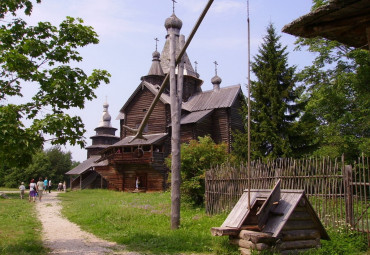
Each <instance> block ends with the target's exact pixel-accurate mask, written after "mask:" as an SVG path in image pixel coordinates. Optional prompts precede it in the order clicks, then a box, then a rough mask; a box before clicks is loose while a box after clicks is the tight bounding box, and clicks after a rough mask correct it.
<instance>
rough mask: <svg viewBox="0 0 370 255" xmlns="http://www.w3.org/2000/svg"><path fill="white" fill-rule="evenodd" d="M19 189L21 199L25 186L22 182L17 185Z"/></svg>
mask: <svg viewBox="0 0 370 255" xmlns="http://www.w3.org/2000/svg"><path fill="white" fill-rule="evenodd" d="M19 190H20V192H21V199H23V198H24V191H25V190H26V187H25V186H24V182H22V183H21V185H20V186H19Z"/></svg>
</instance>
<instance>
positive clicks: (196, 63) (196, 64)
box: [194, 61, 198, 73]
mask: <svg viewBox="0 0 370 255" xmlns="http://www.w3.org/2000/svg"><path fill="white" fill-rule="evenodd" d="M194 64H195V72H196V73H197V72H198V70H197V69H198V62H197V61H194Z"/></svg>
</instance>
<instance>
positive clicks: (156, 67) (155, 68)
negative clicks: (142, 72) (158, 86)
mask: <svg viewBox="0 0 370 255" xmlns="http://www.w3.org/2000/svg"><path fill="white" fill-rule="evenodd" d="M154 40H155V41H156V44H155V51H154V52H153V54H152V56H153V60H152V66H151V67H150V70H149V73H148V75H158V76H164V73H163V69H162V66H161V60H160V57H161V54H160V53H159V52H158V51H157V46H158V45H157V43H158V38H155V39H154Z"/></svg>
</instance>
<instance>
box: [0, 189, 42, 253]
mask: <svg viewBox="0 0 370 255" xmlns="http://www.w3.org/2000/svg"><path fill="white" fill-rule="evenodd" d="M7 196H8V197H9V198H10V199H1V198H0V254H19V255H23V254H38V255H40V254H47V249H46V248H44V247H43V245H42V241H41V229H42V226H41V223H40V222H39V221H38V220H37V218H36V216H35V213H34V206H35V205H34V203H29V202H28V197H26V199H23V200H21V199H20V198H19V194H18V193H10V194H7Z"/></svg>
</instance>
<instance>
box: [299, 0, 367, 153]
mask: <svg viewBox="0 0 370 255" xmlns="http://www.w3.org/2000/svg"><path fill="white" fill-rule="evenodd" d="M326 2H327V1H320V0H315V1H314V5H313V7H312V9H315V8H317V7H320V6H321V5H323V4H325V3H326ZM296 44H297V50H302V49H303V48H305V49H306V48H307V50H308V51H310V52H313V53H315V54H316V58H315V60H314V61H313V63H312V65H311V66H308V67H305V68H304V69H303V70H302V72H300V74H299V75H298V77H299V79H300V80H301V81H302V82H304V83H305V84H306V86H307V88H308V89H307V92H306V95H305V96H306V97H307V98H308V103H307V105H306V107H305V112H306V114H307V115H311V116H314V118H315V122H316V124H315V126H316V129H315V134H316V142H317V144H318V148H317V149H316V150H315V151H314V155H319V156H331V157H339V156H341V155H342V154H343V153H344V154H345V157H346V158H347V159H348V160H354V159H355V158H356V157H358V156H359V155H360V154H361V152H364V153H365V154H366V155H370V149H369V148H370V139H369V134H370V100H369V98H370V87H369V84H370V54H369V52H368V51H365V50H361V49H354V48H352V47H347V46H345V45H343V44H341V43H339V42H336V41H329V40H327V39H323V38H311V39H304V38H299V39H298V40H297V41H296Z"/></svg>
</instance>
